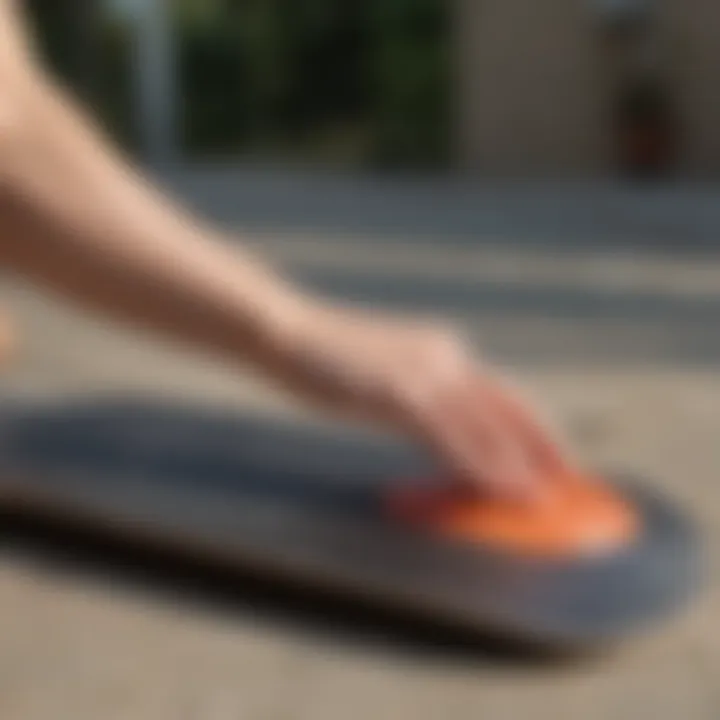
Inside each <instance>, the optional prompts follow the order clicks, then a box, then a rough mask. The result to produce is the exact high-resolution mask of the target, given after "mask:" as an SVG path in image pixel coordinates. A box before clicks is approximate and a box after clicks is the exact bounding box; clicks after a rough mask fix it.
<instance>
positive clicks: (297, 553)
mask: <svg viewBox="0 0 720 720" xmlns="http://www.w3.org/2000/svg"><path fill="white" fill-rule="evenodd" d="M423 469H424V464H423V463H422V461H421V460H420V459H418V458H416V457H414V456H412V455H411V454H409V453H407V452H405V451H404V450H402V449H397V448H391V447H387V446H385V445H381V444H378V443H375V442H372V441H369V440H368V441H366V440H360V439H357V438H347V437H344V436H340V435H336V434H334V433H332V434H328V433H325V432H321V431H320V430H312V429H309V428H307V429H300V428H297V427H295V426H289V425H288V426H281V425H277V424H275V423H272V422H269V421H267V422H266V421H260V420H257V419H254V420H244V419H242V418H240V417H236V416H233V415H228V414H223V413H222V412H218V411H211V410H207V411H203V410H199V409H197V408H187V407H183V406H181V405H179V404H172V403H171V404H168V405H166V406H158V405H149V404H148V403H144V402H142V401H137V402H134V401H130V400H125V401H118V400H106V401H104V402H101V401H97V402H94V403H88V404H86V405H73V404H69V403H63V402H59V403H57V404H56V405H49V406H48V405H44V406H41V405H35V406H32V405H30V406H24V407H21V406H16V407H14V408H11V407H8V408H6V409H5V411H4V412H3V413H2V414H0V505H2V506H3V507H4V508H5V509H6V510H7V509H10V510H13V511H15V510H17V511H23V510H25V511H28V510H30V511H41V512H43V513H50V514H51V515H55V516H57V517H59V518H64V519H67V520H68V521H70V522H78V523H82V524H84V525H90V526H92V527H95V528H97V529H99V530H102V531H103V532H111V533H115V534H117V536H118V537H119V538H122V537H127V538H132V539H133V541H134V542H136V541H137V540H141V541H143V542H147V543H153V544H156V545H161V546H167V548H168V549H175V550H180V551H183V552H187V553H191V554H192V555H194V556H196V557H201V558H202V557H205V558H207V559H208V560H212V561H220V562H221V563H223V564H227V565H229V566H231V567H232V566H237V567H238V568H243V569H248V568H251V569H259V570H261V571H262V572H267V573H272V574H277V575H281V576H285V577H286V578H288V579H293V580H297V581H299V582H302V583H305V584H314V585H317V586H319V587H322V588H323V589H326V590H328V589H329V590H331V591H337V592H338V593H342V594H345V595H347V596H354V597H357V598H358V599H359V600H362V601H363V602H368V601H369V602H371V603H374V604H377V605H379V606H388V607H391V608H394V609H402V610H403V611H404V612H407V613H409V614H411V615H413V614H414V615H417V617H418V619H425V620H426V621H437V622H442V623H446V622H447V623H451V624H453V625H456V626H458V627H462V628H464V629H466V630H467V631H468V632H475V631H477V632H479V633H485V632H488V631H490V632H492V633H493V634H500V635H507V636H508V637H510V638H513V639H516V640H521V641H532V642H539V643H541V644H543V645H545V646H549V647H557V648H577V647H585V646H591V645H595V644H605V643H606V642H608V641H613V640H617V639H620V638H623V637H624V636H626V635H629V634H632V633H634V632H637V631H640V630H641V629H643V628H645V627H646V626H648V625H650V624H652V623H653V622H657V621H659V620H661V619H664V618H666V617H667V616H669V615H670V614H671V613H673V612H675V611H677V610H679V609H680V607H681V606H682V605H683V604H684V603H685V602H686V601H687V600H688V598H689V596H690V595H691V593H692V591H693V590H694V589H695V587H696V586H697V580H698V575H699V572H698V541H697V538H696V535H695V532H694V530H693V527H692V524H691V523H690V522H689V521H688V519H687V518H686V517H685V516H684V515H683V514H682V513H681V512H679V511H678V510H677V509H675V507H674V506H673V505H672V503H669V502H668V501H667V500H666V499H664V498H662V497H660V496H659V495H657V494H656V493H655V492H653V491H650V490H649V489H648V488H647V487H646V486H644V485H643V484H641V483H636V482H634V481H632V480H627V479H623V478H619V479H618V478H616V479H614V480H613V481H612V482H609V484H608V486H607V488H608V490H607V493H611V492H612V493H616V498H620V499H621V502H622V503H623V504H624V505H623V506H624V507H625V508H626V509H628V508H629V509H631V510H632V517H633V523H634V525H633V526H632V527H630V526H629V525H627V524H625V525H623V527H622V528H621V531H622V533H621V534H622V537H620V536H618V537H619V541H618V542H617V543H616V544H615V545H614V546H613V545H612V544H611V546H607V547H603V546H602V543H601V544H600V545H599V546H597V544H596V546H593V547H590V546H589V545H588V546H587V547H585V546H582V547H581V546H580V545H578V546H577V547H574V548H571V550H572V551H571V552H556V550H557V548H554V547H552V546H548V547H541V546H538V547H539V548H540V550H541V551H540V552H537V553H535V552H530V551H527V550H528V549H527V548H523V547H515V546H513V545H512V544H507V543H506V544H505V545H503V544H502V543H500V544H497V545H496V544H493V542H490V541H488V540H487V538H482V537H480V538H473V537H470V536H469V535H468V533H467V532H465V529H466V528H465V526H464V525H463V521H462V518H460V522H458V519H457V518H452V517H451V519H452V520H453V522H454V523H455V524H454V525H452V527H451V530H453V531H451V532H446V528H445V527H444V526H442V527H441V525H439V524H437V523H435V524H432V525H431V524H428V523H424V524H423V522H419V523H418V522H413V521H411V520H412V519H413V518H411V517H410V515H407V516H406V515H403V512H404V510H403V507H405V506H403V505H402V502H400V504H399V505H398V502H397V500H398V498H400V499H401V500H403V498H404V499H405V500H406V499H407V497H406V496H405V495H403V493H406V495H407V493H410V495H409V496H408V497H411V496H412V493H416V494H417V493H418V492H420V490H421V491H422V492H425V493H426V494H427V493H429V496H433V493H438V495H437V497H440V496H441V495H442V493H443V492H445V491H444V490H441V489H440V488H441V486H442V487H446V485H444V484H442V483H439V482H436V481H432V480H428V481H423V480H414V479H413V478H416V477H422V474H419V473H421V471H422V470H423ZM398 478H401V480H398ZM402 478H405V480H402ZM408 478H409V479H408ZM416 499H417V498H416ZM405 505H406V506H407V503H406V504H405ZM416 505H417V503H416ZM398 507H400V511H398ZM434 507H438V505H437V503H436V504H435V505H434ZM405 509H407V508H406V507H405ZM418 517H419V515H418V514H417V513H416V514H415V516H414V519H415V520H417V518H418ZM443 517H444V518H445V519H447V517H450V516H448V515H447V514H446V515H445V516H443ZM465 524H467V523H465ZM500 526H502V527H506V526H507V523H505V525H503V524H502V522H500ZM553 527H554V526H553ZM455 531H457V532H455ZM518 537H520V538H522V537H524V536H523V535H520V536H518ZM490 539H492V538H490ZM530 549H532V548H530ZM565 549H567V548H565Z"/></svg>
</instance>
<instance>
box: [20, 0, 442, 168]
mask: <svg viewBox="0 0 720 720" xmlns="http://www.w3.org/2000/svg"><path fill="white" fill-rule="evenodd" d="M98 1H99V0H98ZM30 3H31V5H32V6H34V10H35V15H36V17H37V19H38V20H39V25H40V29H41V31H42V32H41V34H42V39H43V42H42V44H43V47H45V48H46V50H47V54H48V56H49V58H50V59H51V61H52V62H53V63H54V65H55V67H56V69H57V70H58V71H59V72H60V73H61V74H62V75H63V76H64V77H66V78H67V79H68V80H69V81H70V82H71V83H72V84H73V85H75V87H76V88H77V89H79V90H88V87H83V86H90V85H92V87H90V88H89V89H90V90H91V92H90V93H89V94H90V95H91V98H92V101H93V103H94V105H95V106H96V108H98V109H99V110H100V111H101V113H103V114H104V117H105V120H106V123H107V124H108V125H109V126H110V127H111V128H112V129H113V130H114V131H116V132H117V133H118V134H119V135H120V136H121V137H123V138H124V139H125V140H127V141H128V142H131V141H132V132H131V127H132V123H131V122H130V119H131V98H130V90H131V84H130V77H129V72H130V69H129V62H128V60H129V53H130V52H131V50H130V46H129V34H128V33H129V28H128V27H127V26H126V25H124V24H123V23H118V22H116V21H112V19H111V18H110V17H109V16H107V15H105V14H104V13H102V12H100V13H99V12H98V11H97V8H98V4H97V2H95V1H94V0H73V2H69V0H68V1H66V0H63V2H56V1H53V2H50V0H30ZM93 7H94V8H95V11H94V18H93V17H92V16H90V17H89V16H88V15H87V14H86V13H88V12H91V11H92V9H93ZM449 7H450V3H449V2H448V1H447V0H174V3H173V12H174V18H173V19H174V22H175V26H176V29H177V35H178V43H177V45H178V49H179V58H178V59H179V63H180V81H181V89H182V93H181V95H182V109H181V110H182V125H183V128H184V141H185V145H186V149H187V150H188V152H189V153H190V154H193V155H201V156H202V155H204V156H207V155H213V154H217V155H228V154H230V155H242V156H245V157H247V156H248V155H257V156H259V157H264V158H267V157H273V156H275V157H280V158H282V159H284V160H287V159H293V158H297V159H301V160H309V161H311V162H329V163H341V164H351V165H355V166H357V165H365V166H372V167H422V166H441V165H443V164H444V163H445V162H446V156H447V148H448V144H449V143H448V136H449V129H448V112H449V101H448V93H449V85H450V82H449V61H448V57H449V46H450V42H451V40H450V37H449V28H448V17H447V15H448V13H449ZM83 18H84V21H83V22H80V20H81V19H83ZM90 27H94V28H95V30H96V34H95V36H93V34H92V33H91V32H88V28H90ZM83 28H84V30H83ZM83 37H84V40H83V39H82V38H83ZM93 37H94V38H95V40H94V41H93ZM88 69H90V70H92V72H91V73H88V72H87V70H88Z"/></svg>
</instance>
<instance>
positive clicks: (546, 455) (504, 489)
mask: <svg viewBox="0 0 720 720" xmlns="http://www.w3.org/2000/svg"><path fill="white" fill-rule="evenodd" d="M294 327H295V332H294V333H292V334H291V337H286V338H285V341H284V342H282V343H280V344H278V345H277V346H276V353H275V358H274V362H272V363H271V366H272V367H273V369H274V370H275V375H276V376H277V378H278V379H280V380H281V381H282V382H284V383H285V384H286V385H288V386H289V387H290V388H291V389H292V390H294V391H295V392H297V393H299V394H300V395H302V396H303V397H304V398H305V399H307V400H310V401H311V402H313V403H316V404H318V403H319V404H320V406H321V407H322V408H324V409H326V410H331V411H334V412H336V413H341V414H345V415H350V416H351V417H354V418H359V419H363V420H367V421H370V422H373V423H381V424H383V425H385V426H388V427H390V428H391V429H395V430H399V431H401V432H402V433H404V434H406V435H409V436H411V437H413V438H415V439H418V440H420V441H421V442H422V443H423V444H424V445H425V446H426V447H428V448H430V450H431V451H433V453H434V454H435V455H436V456H437V457H438V458H439V460H440V461H441V462H442V463H443V464H444V465H445V466H446V467H447V468H448V469H449V470H450V472H451V475H452V477H454V478H457V479H459V480H461V481H462V482H464V483H466V484H467V483H470V484H471V485H472V486H473V487H476V488H479V489H481V490H483V491H487V490H490V491H492V492H494V493H500V494H503V495H505V494H507V495H514V496H518V495H527V494H529V493H532V492H533V491H534V490H538V489H539V488H538V487H537V485H538V479H539V478H541V477H542V476H543V474H548V473H552V472H553V471H557V470H559V469H560V468H562V467H563V466H564V459H563V457H562V455H561V453H560V450H559V449H558V446H557V445H556V443H555V442H554V440H553V439H552V437H551V436H550V434H549V432H548V431H547V429H545V428H544V427H543V425H542V423H541V422H540V420H539V419H538V417H536V415H535V414H534V412H533V411H532V410H531V409H530V408H529V407H528V406H527V405H526V403H525V402H524V401H523V400H522V399H521V398H520V397H519V395H518V393H517V392H516V391H514V390H512V389H511V388H510V387H509V385H508V383H507V381H505V380H504V379H502V378H501V377H499V376H498V375H496V374H495V373H494V372H493V371H491V370H490V369H489V368H487V367H483V366H482V365H481V364H478V363H477V362H476V361H474V360H473V358H472V357H471V354H470V353H469V351H468V350H467V349H466V348H465V346H464V344H463V342H462V339H461V338H460V337H459V336H458V335H457V334H456V333H454V332H452V331H451V330H448V329H446V328H444V327H442V326H436V325H427V324H421V323H418V322H412V321H406V320H400V319H393V318H388V317H385V316H382V315H373V314H371V313H364V312H360V311H357V310H346V309H340V308H333V307H327V306H320V307H317V306H316V307H314V308H313V309H311V310H309V311H307V312H306V313H305V314H304V315H303V320H302V321H301V322H299V323H297V324H296V325H295V326H294Z"/></svg>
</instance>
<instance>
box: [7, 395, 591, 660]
mask: <svg viewBox="0 0 720 720" xmlns="http://www.w3.org/2000/svg"><path fill="white" fill-rule="evenodd" d="M2 431H3V439H4V446H5V447H4V448H3V455H4V461H5V462H6V469H5V472H4V473H3V474H4V475H5V478H6V479H7V478H8V477H9V476H11V475H12V473H11V472H9V470H8V468H13V472H15V469H16V468H21V470H26V471H27V472H28V473H31V474H33V475H34V476H35V477H42V478H43V480H42V481H41V483H45V484H44V485H42V484H41V485H37V484H35V485H34V487H35V488H36V489H37V488H38V487H42V491H43V493H44V492H46V491H47V492H50V493H52V492H55V491H56V490H57V489H58V487H61V488H62V487H63V483H64V482H65V479H67V478H77V477H80V476H81V475H82V474H85V476H86V480H87V483H86V484H85V488H86V489H87V488H88V487H89V488H90V489H89V490H87V492H86V498H88V497H90V498H94V500H93V505H94V507H96V508H97V507H103V503H104V507H108V505H109V506H111V507H112V505H113V504H114V503H117V506H118V507H122V503H123V502H125V501H127V500H128V498H129V499H130V507H133V505H132V494H133V492H134V491H135V490H136V489H137V486H138V478H142V480H141V481H140V482H145V483H150V485H151V487H150V492H149V494H148V493H147V492H145V494H144V495H143V497H144V498H148V497H152V494H153V492H156V493H158V497H160V498H162V497H165V498H168V497H172V498H175V499H178V498H179V502H178V506H177V508H176V510H177V511H178V512H177V513H176V514H175V515H174V517H175V518H176V519H177V518H181V519H182V518H183V512H185V513H188V514H187V515H185V517H187V518H188V519H192V521H195V520H197V517H198V516H200V517H202V516H203V513H205V516H206V518H207V517H217V518H218V522H219V523H220V524H222V523H223V522H226V521H227V518H228V517H229V516H232V513H233V512H234V508H237V507H241V505H242V502H243V500H242V499H238V504H237V505H235V506H234V507H231V508H228V507H227V498H228V489H229V488H231V489H234V491H236V492H237V493H239V494H244V495H246V496H248V497H250V498H251V499H252V502H253V503H258V501H260V502H261V501H262V498H263V497H264V496H271V495H273V494H274V493H281V494H283V495H287V494H288V493H291V494H292V493H295V494H297V496H298V497H302V498H303V501H305V502H311V503H316V502H333V503H337V504H338V508H339V511H340V512H353V511H359V510H358V508H353V507H352V505H353V503H354V502H355V499H356V498H360V503H362V497H361V496H360V495H358V487H359V486H360V484H361V483H360V482H359V481H360V479H364V485H363V487H367V478H368V476H377V477H378V478H387V477H388V475H394V474H397V473H400V472H403V473H408V472H414V471H416V470H418V469H419V468H420V467H422V466H423V462H422V460H421V459H418V458H416V457H414V456H413V455H412V454H411V453H410V452H408V451H407V450H406V449H404V448H401V447H390V446H386V445H379V444H376V443H373V442H369V441H367V440H365V439H362V440H360V439H358V438H355V437H353V438H348V437H347V436H340V435H338V434H336V433H329V432H325V431H321V430H318V429H317V428H310V427H298V426H295V425H293V426H290V425H285V424H277V423H274V422H270V421H267V420H260V419H257V418H247V417H241V416H240V417H238V416H236V415H227V414H223V413H222V412H217V411H211V410H205V409H201V408H188V407H186V406H181V405H179V404H177V405H176V404H169V405H161V404H155V403H152V402H149V401H147V400H144V401H138V402H134V401H132V400H117V399H112V398H105V399H104V400H97V401H95V402H86V403H83V404H67V403H62V404H58V405H45V406H40V405H33V406H21V405H18V406H16V407H14V408H12V409H7V410H5V411H4V413H3V416H2ZM348 468H352V472H351V473H349V472H348ZM239 477H241V478H242V479H243V482H242V483H238V478H239ZM50 478H55V479H50ZM133 482H134V483H135V484H134V485H133ZM197 482H202V483H204V489H203V492H204V493H206V495H207V498H208V503H209V504H208V506H207V507H205V508H199V507H195V508H193V507H183V503H182V494H183V489H185V490H186V489H187V488H188V487H189V485H191V484H193V483H197ZM88 483H92V485H88ZM168 484H170V485H169V492H170V495H167V492H168ZM71 485H72V481H71ZM0 487H1V485H0ZM68 487H70V486H68ZM73 488H75V489H76V488H77V485H74V486H72V487H71V489H73ZM65 489H67V487H66V488H65ZM146 490H147V488H146ZM220 490H221V492H220V494H219V496H218V497H219V498H220V502H222V503H223V504H224V505H225V507H224V508H222V507H220V506H219V505H215V506H213V499H212V496H213V493H217V492H218V491H220ZM163 492H164V493H166V495H164V496H163ZM248 497H246V498H245V500H247V499H248ZM191 498H193V499H194V502H195V503H196V504H197V498H198V495H197V492H195V493H194V494H192V495H191ZM159 502H160V503H162V499H161V500H160V501H159ZM343 503H344V504H345V505H346V507H344V508H343V507H341V506H342V505H343ZM0 505H2V504H1V503H0ZM135 507H137V506H135ZM0 510H2V512H1V513H0V518H1V520H2V522H0V529H1V532H0V538H1V540H2V546H3V553H4V555H5V556H6V557H8V556H10V557H16V558H18V557H19V558H20V559H21V560H22V559H23V558H27V556H28V555H29V556H30V558H31V560H32V562H33V563H36V564H37V563H40V564H41V565H42V566H49V567H51V568H52V569H54V570H55V571H58V570H59V571H61V572H63V573H69V574H71V575H72V574H79V575H80V576H83V577H88V576H89V577H90V579H91V580H93V581H99V582H101V583H103V584H106V583H107V584H109V587H110V589H111V590H117V589H119V590H121V591H126V590H128V589H130V590H132V591H133V592H138V593H140V594H145V595H150V596H151V598H155V599H160V600H162V601H164V602H165V601H169V602H172V603H177V604H180V605H182V606H184V607H186V608H189V609H191V610H193V611H197V612H212V613H213V614H218V613H219V614H222V615H225V616H228V617H230V618H232V617H237V618H238V619H239V620H241V621H242V620H245V621H247V619H248V617H250V618H251V619H252V622H253V623H257V622H261V623H267V624H270V625H272V626H275V627H277V626H280V627H281V628H282V629H283V630H286V631H288V632H295V633H302V634H308V633H309V634H311V635H312V636H313V637H315V638H316V639H318V640H321V641H323V642H330V643H342V644H345V645H347V644H353V645H357V646H360V647H361V648H363V649H364V650H366V651H371V652H382V653H390V654H397V653H399V654H401V655H403V656H406V657H407V656H409V657H411V658H420V659H423V660H424V661H428V660H430V661H442V662H443V663H447V662H460V663H463V664H466V663H469V662H472V663H478V662H480V663H493V664H497V663H501V662H502V663H512V664H515V665H522V666H528V665H531V666H533V667H538V666H546V665H547V664H548V663H549V662H550V661H552V662H553V663H556V662H559V661H562V660H565V659H567V656H562V655H559V654H557V653H554V654H551V653H549V652H548V651H547V649H540V648H538V647H532V646H529V645H524V644H522V643H518V642H509V641H507V640H505V639H503V638H500V637H497V636H493V635H492V634H491V633H483V634H475V635H472V636H470V635H468V633H467V632H466V631H462V630H460V629H458V628H457V627H453V626H452V625H451V624H449V623H447V622H442V621H437V620H436V619H432V620H429V619H428V618H427V617H422V616H420V615H417V614H412V613H406V612H400V611H398V610H397V609H395V610H391V609H387V608H383V607H382V605H381V604H379V605H376V604H372V603H370V602H365V601H362V600H359V599H358V598H355V597H352V596H350V595H348V594H345V595H342V594H338V593H332V592H327V590H322V589H320V588H319V587H317V586H312V585H308V584H303V583H298V582H292V581H290V580H287V579H283V576H282V575H281V576H273V574H272V573H268V572H266V571H263V569H262V568H259V567H257V566H252V567H250V566H245V565H243V564H242V563H240V565H239V566H238V565H237V564H236V563H234V562H229V563H228V562H226V561H225V560H223V559H218V558H209V556H206V557H204V558H203V557H201V556H200V555H199V554H196V553H194V552H193V551H192V548H189V547H188V546H182V547H180V546H176V545H174V544H173V543H170V544H166V543H164V542H163V541H162V540H160V541H155V539H154V540H153V541H151V542H148V538H147V537H145V538H144V539H143V540H141V539H140V535H138V536H135V535H134V533H133V532H132V525H130V530H131V532H127V530H128V527H127V526H126V527H124V528H122V531H121V532H119V533H118V532H117V530H118V529H119V527H120V526H119V525H115V526H113V525H112V524H103V523H101V524H99V525H98V524H97V522H96V519H95V520H93V519H92V518H91V517H90V518H89V517H88V516H85V515H82V514H80V515H75V514H74V513H71V514H69V515H68V514H65V513H63V512H60V513H58V512H57V511H56V508H52V507H51V508H44V507H42V505H40V506H33V507H31V508H27V507H26V508H24V509H22V510H18V506H17V505H15V504H13V503H6V504H5V505H4V506H3V507H2V508H0ZM223 510H224V519H223ZM360 511H361V509H360ZM153 512H155V513H157V512H158V509H157V507H156V508H152V507H149V506H148V507H147V508H146V514H147V517H146V518H145V520H147V518H148V517H149V518H151V519H152V517H153ZM208 512H209V515H208ZM178 513H179V514H178ZM140 514H142V513H140ZM136 520H137V521H138V522H139V523H142V522H143V519H142V518H141V517H140V516H139V515H138V517H137V518H136ZM189 521H190V520H189ZM573 659H574V660H577V656H575V657H574V658H573Z"/></svg>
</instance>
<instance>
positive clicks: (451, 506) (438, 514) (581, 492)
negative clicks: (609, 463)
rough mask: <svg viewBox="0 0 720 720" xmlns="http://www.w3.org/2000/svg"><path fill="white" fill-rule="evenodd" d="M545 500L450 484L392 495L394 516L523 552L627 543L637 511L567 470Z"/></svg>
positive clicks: (564, 552) (552, 482)
mask: <svg viewBox="0 0 720 720" xmlns="http://www.w3.org/2000/svg"><path fill="white" fill-rule="evenodd" d="M544 487H545V489H546V492H545V494H544V496H543V498H542V499H541V500H537V501H513V500H508V499H501V498H490V497H483V496H481V495H479V494H473V493H471V492H468V490H466V489H464V488H458V487H456V486H452V485H435V486H434V487H430V488H428V487H427V486H422V485H420V484H412V483H405V484H404V485H402V486H401V487H397V488H393V489H392V491H391V492H390V493H389V494H388V497H387V509H388V512H389V513H390V515H391V517H393V518H395V519H396V520H398V521H399V522H403V523H406V524H410V525H413V526H416V527H418V528H421V529H425V530H428V531H429V532H435V533H439V534H441V535H443V536H446V537H449V538H455V539H458V540H463V541H469V542H473V543H480V544H483V545H485V546H493V547H496V548H499V549H502V550H506V551H509V552H513V553H516V554H522V555H533V556H538V555H539V556H545V557H547V556H550V557H553V556H585V555H590V554H601V553H606V552H612V551H613V550H616V549H618V548H621V547H622V546H627V545H628V544H629V543H630V542H632V540H633V539H634V537H635V536H636V534H637V532H638V530H639V520H638V517H637V515H636V514H635V512H634V510H633V508H632V507H631V506H630V505H629V504H628V503H627V502H626V501H625V500H624V499H623V498H622V497H621V496H620V495H619V494H618V493H617V492H616V491H615V490H613V489H612V488H610V487H608V486H606V485H605V484H604V483H603V482H601V481H600V480H598V479H596V478H593V477H587V476H584V475H582V474H580V473H575V472H570V471H566V472H564V473H563V474H562V475H561V476H558V477H552V478H548V479H546V480H545V481H544Z"/></svg>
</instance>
